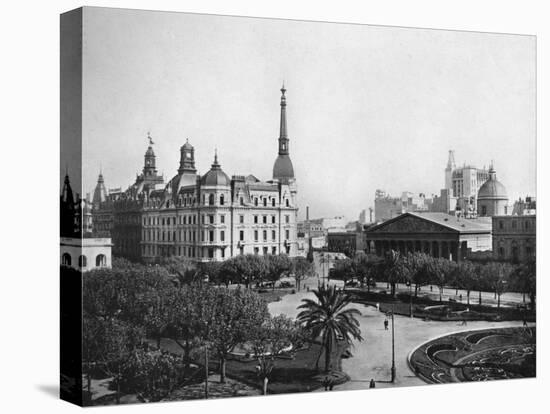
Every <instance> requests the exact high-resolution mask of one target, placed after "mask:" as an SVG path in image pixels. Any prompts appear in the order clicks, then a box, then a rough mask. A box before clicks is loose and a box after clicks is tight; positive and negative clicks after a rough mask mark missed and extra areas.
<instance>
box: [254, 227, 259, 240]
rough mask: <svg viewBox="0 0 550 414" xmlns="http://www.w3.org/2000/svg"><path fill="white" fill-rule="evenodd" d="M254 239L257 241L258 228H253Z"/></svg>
mask: <svg viewBox="0 0 550 414" xmlns="http://www.w3.org/2000/svg"><path fill="white" fill-rule="evenodd" d="M254 241H258V230H254Z"/></svg>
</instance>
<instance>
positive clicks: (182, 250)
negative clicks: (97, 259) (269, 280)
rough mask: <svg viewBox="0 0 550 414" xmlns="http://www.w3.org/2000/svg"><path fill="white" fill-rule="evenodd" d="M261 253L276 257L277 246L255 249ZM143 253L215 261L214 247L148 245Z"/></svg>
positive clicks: (222, 251)
mask: <svg viewBox="0 0 550 414" xmlns="http://www.w3.org/2000/svg"><path fill="white" fill-rule="evenodd" d="M225 250H226V248H225V247H222V248H220V257H221V258H222V259H224V258H225V257H226V253H225ZM260 251H261V252H262V254H263V255H264V256H267V255H268V254H273V255H276V254H277V246H271V247H269V246H264V247H262V250H260V248H259V247H254V254H256V255H259V254H260ZM142 252H143V254H144V255H147V256H163V257H166V256H175V255H177V256H184V257H193V258H195V257H199V258H200V257H207V258H210V259H213V258H214V252H215V248H214V247H208V248H205V249H204V250H203V249H202V248H195V247H193V246H177V247H172V246H167V247H164V246H151V245H147V246H143V249H142ZM285 252H286V254H290V246H285ZM239 254H240V255H243V254H244V246H241V247H239Z"/></svg>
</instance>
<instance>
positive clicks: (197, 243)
mask: <svg viewBox="0 0 550 414" xmlns="http://www.w3.org/2000/svg"><path fill="white" fill-rule="evenodd" d="M285 92H286V89H285V88H284V86H283V88H282V89H281V102H280V106H281V115H280V117H281V118H280V130H279V139H278V156H277V158H276V160H275V163H274V166H273V177H272V179H271V180H268V181H260V180H259V179H258V178H256V177H255V176H253V175H248V176H238V175H234V176H233V177H231V178H230V177H229V176H228V175H227V174H225V172H224V171H223V169H222V167H221V164H220V162H219V160H218V155H217V153H216V154H215V155H214V161H213V163H212V165H211V168H210V170H209V171H208V172H207V173H206V174H205V175H203V176H200V175H198V174H197V170H196V168H195V149H194V147H193V146H192V145H191V144H190V143H189V142H188V141H187V142H186V143H185V144H184V145H183V146H182V147H181V148H180V164H179V168H178V170H177V174H176V175H175V176H174V177H173V178H172V179H171V180H170V181H169V182H168V183H167V184H164V183H163V178H162V177H161V176H159V175H158V174H157V170H156V157H155V154H154V151H153V148H152V142H151V145H150V146H149V148H148V149H147V152H146V154H145V165H144V168H143V173H142V174H141V175H140V176H139V177H138V179H137V180H136V182H135V183H134V184H133V185H132V186H130V188H129V189H128V190H126V191H125V192H124V193H122V194H118V195H116V196H115V197H111V195H110V194H109V195H107V200H106V201H105V202H100V203H99V208H98V209H97V210H96V213H95V214H96V215H98V216H99V217H101V216H103V217H101V218H100V219H99V220H98V221H97V223H98V226H100V228H98V232H102V231H107V230H108V231H110V233H111V235H112V239H113V244H114V253H115V254H116V255H121V256H124V257H127V258H129V259H131V260H137V261H144V262H147V263H153V262H157V261H158V260H159V259H160V258H162V257H168V256H181V257H186V258H189V259H192V260H197V261H220V260H225V259H227V258H229V257H233V256H236V255H240V254H258V255H267V254H280V253H285V254H288V255H290V256H296V255H298V240H297V212H298V205H297V199H296V194H297V187H296V179H295V177H294V168H293V165H292V161H291V160H290V155H289V154H290V152H289V138H288V134H287V122H286V96H285ZM98 185H99V180H98ZM96 189H97V188H96ZM98 192H99V193H101V191H98ZM94 194H95V193H94Z"/></svg>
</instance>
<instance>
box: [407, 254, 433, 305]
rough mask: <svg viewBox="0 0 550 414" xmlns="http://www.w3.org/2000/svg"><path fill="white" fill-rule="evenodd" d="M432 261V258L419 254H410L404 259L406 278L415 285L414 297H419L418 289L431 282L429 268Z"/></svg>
mask: <svg viewBox="0 0 550 414" xmlns="http://www.w3.org/2000/svg"><path fill="white" fill-rule="evenodd" d="M432 260H433V258H432V257H431V256H428V255H427V254H425V253H419V252H410V253H408V254H407V256H405V257H404V272H405V277H406V279H407V280H408V282H409V283H410V285H411V286H412V285H414V297H417V296H418V289H419V288H420V287H421V286H424V285H426V284H427V283H428V282H429V278H428V274H429V270H428V266H429V264H430V262H431V261H432Z"/></svg>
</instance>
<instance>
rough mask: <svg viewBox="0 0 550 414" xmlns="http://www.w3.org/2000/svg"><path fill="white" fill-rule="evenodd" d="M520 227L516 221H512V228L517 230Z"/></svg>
mask: <svg viewBox="0 0 550 414" xmlns="http://www.w3.org/2000/svg"><path fill="white" fill-rule="evenodd" d="M517 227H518V223H517V221H516V220H512V228H513V229H516V228H517Z"/></svg>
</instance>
